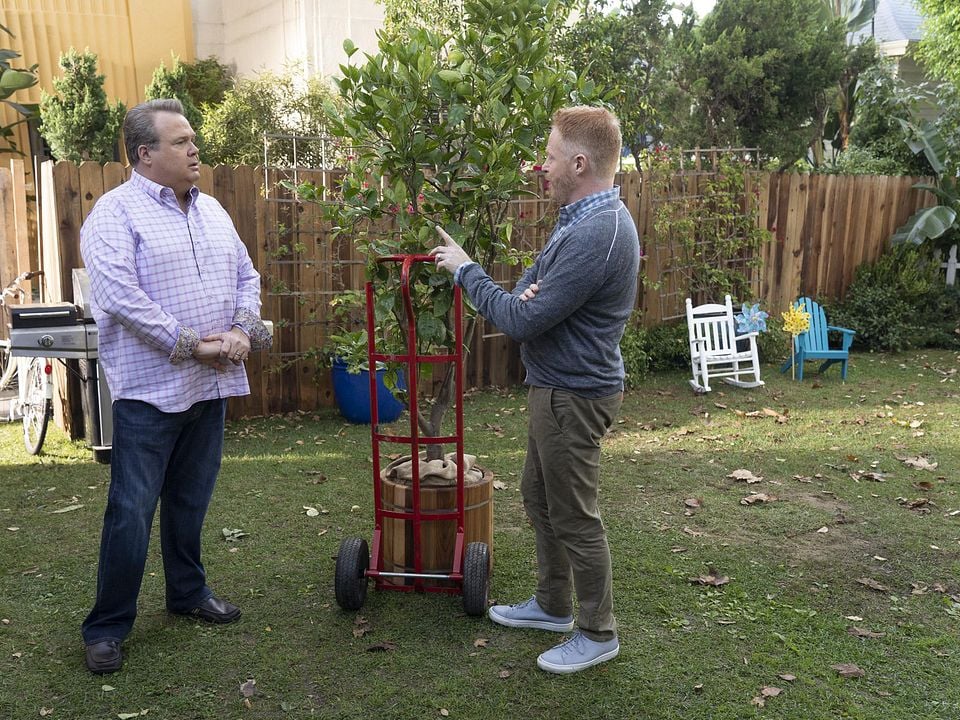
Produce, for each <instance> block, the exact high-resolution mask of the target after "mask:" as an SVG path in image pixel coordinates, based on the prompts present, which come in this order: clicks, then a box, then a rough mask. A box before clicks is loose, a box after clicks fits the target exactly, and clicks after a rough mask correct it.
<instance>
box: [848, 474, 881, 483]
mask: <svg viewBox="0 0 960 720" xmlns="http://www.w3.org/2000/svg"><path fill="white" fill-rule="evenodd" d="M850 477H851V479H852V480H853V481H854V482H860V480H861V479H862V480H873V481H874V482H883V481H884V480H885V479H886V478H884V477H883V473H878V472H852V473H850Z"/></svg>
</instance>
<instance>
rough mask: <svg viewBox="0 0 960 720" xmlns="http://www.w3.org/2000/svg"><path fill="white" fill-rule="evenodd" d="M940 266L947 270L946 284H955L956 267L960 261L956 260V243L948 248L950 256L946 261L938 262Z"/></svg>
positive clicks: (958, 266) (959, 264)
mask: <svg viewBox="0 0 960 720" xmlns="http://www.w3.org/2000/svg"><path fill="white" fill-rule="evenodd" d="M940 267H942V268H944V269H945V270H946V271H947V285H956V283H957V268H960V263H958V262H957V246H956V245H954V246H952V247H951V248H950V256H949V257H948V258H947V261H946V262H942V263H940Z"/></svg>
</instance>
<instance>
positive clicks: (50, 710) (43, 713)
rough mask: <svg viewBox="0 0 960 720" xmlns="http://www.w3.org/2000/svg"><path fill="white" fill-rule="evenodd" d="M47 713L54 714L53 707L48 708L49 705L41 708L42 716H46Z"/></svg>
mask: <svg viewBox="0 0 960 720" xmlns="http://www.w3.org/2000/svg"><path fill="white" fill-rule="evenodd" d="M47 715H53V708H48V707H42V708H40V717H46V716H47Z"/></svg>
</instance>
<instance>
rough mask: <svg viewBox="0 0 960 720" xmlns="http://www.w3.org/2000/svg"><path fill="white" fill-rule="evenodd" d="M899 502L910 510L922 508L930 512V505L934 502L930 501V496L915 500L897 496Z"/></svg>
mask: <svg viewBox="0 0 960 720" xmlns="http://www.w3.org/2000/svg"><path fill="white" fill-rule="evenodd" d="M897 502H898V503H900V504H901V505H903V506H904V507H905V508H907V509H908V510H921V511H923V512H930V508H929V507H928V506H930V505H932V504H933V503H932V502H930V498H923V497H922V498H915V499H913V500H907V498H897Z"/></svg>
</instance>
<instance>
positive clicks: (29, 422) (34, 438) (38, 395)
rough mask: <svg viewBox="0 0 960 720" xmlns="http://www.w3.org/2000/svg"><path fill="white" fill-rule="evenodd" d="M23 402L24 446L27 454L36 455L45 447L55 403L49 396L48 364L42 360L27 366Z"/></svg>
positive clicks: (36, 359) (33, 361) (32, 361)
mask: <svg viewBox="0 0 960 720" xmlns="http://www.w3.org/2000/svg"><path fill="white" fill-rule="evenodd" d="M25 383H26V387H25V390H24V400H23V444H24V446H25V447H26V448H27V452H28V453H30V454H31V455H36V454H38V453H39V452H40V448H42V447H43V440H44V438H45V437H46V436H47V423H49V422H50V412H51V410H52V409H53V402H52V400H51V398H50V397H49V396H48V393H47V391H48V389H50V387H51V386H50V378H49V377H48V376H47V369H46V362H45V361H44V360H43V359H42V358H34V359H33V360H31V361H30V364H29V365H28V366H27V377H26V380H25Z"/></svg>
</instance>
